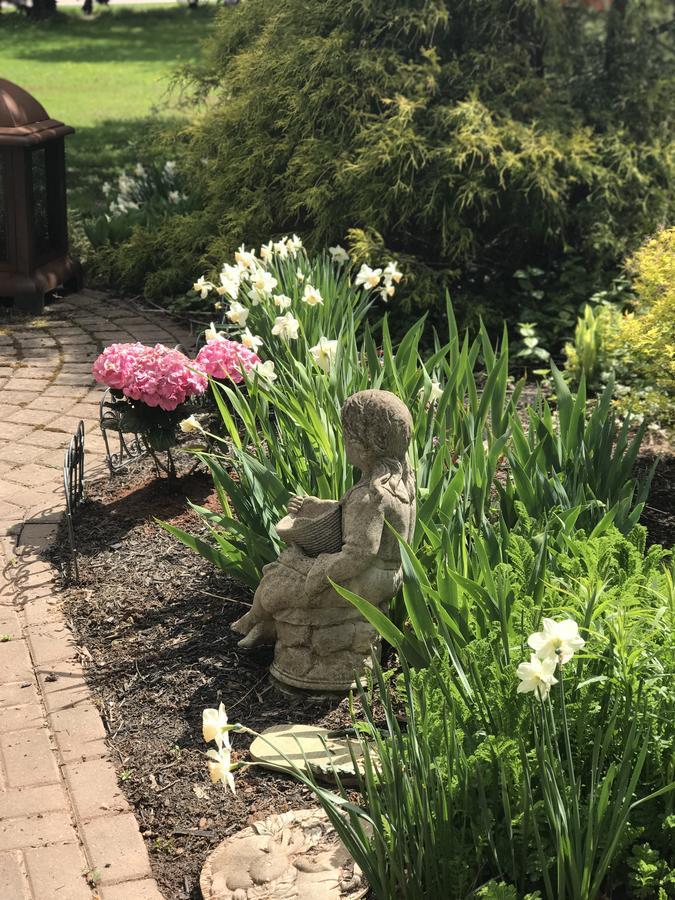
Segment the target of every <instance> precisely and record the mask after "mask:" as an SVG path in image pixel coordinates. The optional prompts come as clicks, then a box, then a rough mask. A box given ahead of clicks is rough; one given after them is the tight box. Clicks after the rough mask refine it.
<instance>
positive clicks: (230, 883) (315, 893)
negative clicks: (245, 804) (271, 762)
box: [200, 809, 368, 900]
mask: <svg viewBox="0 0 675 900" xmlns="http://www.w3.org/2000/svg"><path fill="white" fill-rule="evenodd" d="M200 887H201V889H202V896H203V897H204V900H253V898H255V900H284V898H287V900H291V898H292V900H357V898H359V897H363V896H364V895H365V893H366V891H367V890H368V886H367V884H366V883H365V882H364V880H363V878H362V876H361V874H360V872H359V871H358V870H357V869H356V867H355V866H354V863H353V861H352V859H351V857H350V856H349V853H348V852H347V850H346V849H345V847H344V845H343V844H342V843H341V841H340V839H339V838H338V836H337V834H336V833H335V830H334V828H333V826H332V825H331V824H330V822H329V820H328V817H327V816H326V814H325V813H324V812H323V811H322V810H318V809H303V810H291V811H290V812H287V813H283V814H282V815H280V816H270V817H269V818H267V819H264V820H262V821H260V822H255V823H254V824H253V825H252V826H251V827H250V828H245V829H244V830H243V831H240V832H239V834H235V835H234V836H232V837H229V838H227V839H226V840H225V841H223V842H222V844H220V845H219V846H218V847H217V848H216V849H215V850H214V851H213V853H211V855H210V856H209V857H208V859H207V860H206V863H205V865H204V868H203V870H202V874H201V878H200Z"/></svg>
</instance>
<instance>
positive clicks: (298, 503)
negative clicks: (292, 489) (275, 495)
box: [288, 495, 305, 516]
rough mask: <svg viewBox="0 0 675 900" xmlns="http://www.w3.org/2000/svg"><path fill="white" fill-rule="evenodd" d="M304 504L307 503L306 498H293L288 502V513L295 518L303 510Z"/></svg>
mask: <svg viewBox="0 0 675 900" xmlns="http://www.w3.org/2000/svg"><path fill="white" fill-rule="evenodd" d="M304 502H305V498H304V497H297V496H295V495H294V496H292V497H291V499H290V500H289V501H288V512H289V513H290V514H291V515H293V516H297V514H298V513H299V512H300V510H301V509H302V504H303V503H304Z"/></svg>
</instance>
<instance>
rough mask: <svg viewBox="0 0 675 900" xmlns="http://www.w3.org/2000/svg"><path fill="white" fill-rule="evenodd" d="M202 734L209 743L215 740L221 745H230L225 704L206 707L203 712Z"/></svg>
mask: <svg viewBox="0 0 675 900" xmlns="http://www.w3.org/2000/svg"><path fill="white" fill-rule="evenodd" d="M202 735H203V736H204V740H205V741H206V743H207V744H209V743H210V742H211V741H215V742H216V743H217V744H218V746H219V747H223V746H225V747H229V746H230V731H229V728H228V721H227V712H226V711H225V706H224V704H222V703H221V704H220V706H219V707H218V709H205V710H204V712H203V713H202Z"/></svg>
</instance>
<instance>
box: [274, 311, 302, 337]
mask: <svg viewBox="0 0 675 900" xmlns="http://www.w3.org/2000/svg"><path fill="white" fill-rule="evenodd" d="M299 327H300V323H299V322H298V320H297V319H296V318H295V317H294V316H292V315H291V314H290V313H286V315H285V316H277V317H276V319H275V320H274V325H273V326H272V334H275V335H278V336H279V337H282V338H283V339H284V340H285V341H294V340H296V339H297V337H298V328H299Z"/></svg>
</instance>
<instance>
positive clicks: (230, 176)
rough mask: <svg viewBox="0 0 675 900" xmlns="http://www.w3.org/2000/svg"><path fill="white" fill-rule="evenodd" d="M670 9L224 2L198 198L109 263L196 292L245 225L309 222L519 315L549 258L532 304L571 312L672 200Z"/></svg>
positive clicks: (197, 95) (654, 3) (494, 309)
mask: <svg viewBox="0 0 675 900" xmlns="http://www.w3.org/2000/svg"><path fill="white" fill-rule="evenodd" d="M673 27H675V26H674V25H673V18H672V6H671V5H670V4H669V3H667V2H666V0H645V2H641V3H635V4H632V3H631V4H627V3H626V2H625V0H617V2H615V3H614V4H612V5H611V7H610V9H609V10H607V11H598V10H595V9H592V8H591V4H586V3H582V2H580V0H567V2H564V3H561V2H560V0H517V2H513V0H332V2H330V3H328V2H326V0H301V2H299V0H278V2H276V3H274V4H269V3H268V2H267V0H246V2H243V3H241V4H240V5H239V6H238V7H237V8H234V9H233V8H228V9H223V10H221V11H220V13H219V15H218V16H217V18H216V21H215V24H214V26H213V29H212V32H211V33H210V35H209V36H208V38H207V41H206V44H205V56H204V60H203V63H202V64H200V65H196V66H193V67H191V68H189V69H188V70H186V71H185V72H184V73H183V77H182V82H181V84H182V89H183V90H184V91H185V93H186V96H188V97H192V98H194V99H197V100H199V101H203V106H202V113H201V114H200V115H199V116H197V117H196V118H195V120H194V121H193V123H192V124H191V126H189V127H188V129H187V131H186V132H184V133H182V134H181V135H178V136H174V138H173V140H174V145H175V147H174V148H173V149H172V152H176V154H178V153H181V154H182V155H183V157H184V165H185V166H186V167H187V169H188V170H189V173H190V182H191V187H192V188H193V189H194V190H197V191H198V192H199V196H200V201H199V203H198V204H197V208H196V209H195V210H194V211H192V212H189V213H187V214H180V215H176V216H174V217H173V218H172V219H170V220H169V221H168V222H167V223H165V224H164V225H163V226H162V227H161V228H159V229H157V230H156V231H153V230H148V229H145V228H143V227H139V228H138V229H137V230H136V232H135V234H134V235H133V236H132V237H131V239H130V240H129V241H127V242H126V244H125V245H124V246H123V247H122V248H120V249H119V250H118V251H116V252H115V253H114V254H112V257H110V256H106V258H105V266H106V271H107V275H108V277H112V278H115V279H117V280H119V281H120V282H121V283H122V285H123V286H126V287H128V288H134V289H135V288H137V287H138V286H139V284H140V283H143V285H144V288H145V291H146V293H147V294H149V295H152V296H154V297H159V296H161V295H163V294H164V295H166V294H167V293H172V294H182V293H183V292H184V291H185V289H186V285H187V283H188V282H189V279H190V277H191V276H190V274H189V273H191V272H192V271H195V270H204V269H206V270H209V268H213V269H215V267H217V266H219V265H220V261H221V260H222V259H223V258H225V257H226V256H227V255H229V254H230V253H231V252H232V251H233V250H234V248H235V247H236V246H237V245H238V244H239V243H241V242H242V241H246V242H247V243H256V244H257V243H258V242H260V241H261V240H262V239H263V238H264V239H267V238H268V237H269V236H270V235H272V236H278V235H281V234H288V233H291V232H294V231H295V232H297V233H298V234H300V235H301V236H302V237H303V239H304V240H305V243H306V245H307V246H308V248H309V249H310V250H316V249H320V248H322V247H324V246H325V245H326V244H328V243H336V242H337V241H340V242H344V240H345V238H347V239H348V241H349V242H350V249H351V251H352V252H353V253H354V254H355V255H356V256H357V258H358V256H359V254H360V255H361V256H362V257H363V259H367V258H368V257H369V255H370V254H374V255H376V256H377V257H378V258H381V257H382V256H383V255H385V254H386V253H388V254H391V255H393V256H395V258H396V259H398V260H399V261H400V262H401V264H403V265H404V266H407V272H409V273H410V274H412V275H414V277H412V278H409V279H407V284H408V286H409V291H408V300H411V299H412V300H414V301H419V302H421V303H425V302H426V303H428V302H430V301H429V298H437V297H438V296H439V293H440V292H439V281H440V282H441V283H445V285H447V284H450V285H451V286H452V288H453V297H454V298H455V300H456V302H457V304H458V306H459V312H460V313H469V312H470V313H471V315H476V314H477V313H482V314H483V315H485V314H486V313H492V314H497V315H498V317H500V318H501V317H503V316H507V317H510V316H514V317H516V316H517V315H518V312H517V311H518V310H522V308H523V304H524V299H523V296H522V292H521V291H520V286H519V284H518V279H517V278H515V277H514V274H515V273H516V272H518V271H519V270H522V269H523V268H527V267H530V266H532V267H538V269H540V270H541V271H542V272H543V273H544V277H543V278H542V279H541V281H542V284H541V286H540V288H538V289H537V292H536V293H537V296H536V297H534V296H533V297H530V298H527V304H526V305H528V307H530V308H528V310H527V313H528V316H527V318H528V321H531V320H532V319H531V313H532V312H534V313H535V315H536V316H537V317H538V319H537V320H539V319H544V320H545V319H546V317H547V314H548V317H549V319H550V320H551V321H552V322H553V323H554V322H555V317H553V318H552V317H551V316H550V313H551V312H554V313H555V314H556V315H558V314H559V313H560V311H561V297H563V296H564V298H565V300H566V302H568V303H570V302H571V303H574V304H576V305H577V306H578V304H579V303H580V302H581V301H583V300H584V299H586V298H587V297H588V295H589V294H590V293H592V290H591V288H593V289H597V288H598V287H600V286H602V285H603V284H604V281H603V273H606V272H607V271H609V270H612V269H613V268H614V267H615V266H616V264H617V261H618V260H620V259H622V258H623V257H624V256H625V255H626V254H627V253H628V252H632V250H634V248H635V246H636V244H637V243H638V242H639V241H640V240H641V239H643V238H644V236H645V235H646V234H648V233H650V232H652V231H653V230H654V228H655V227H656V226H658V225H659V224H660V223H666V222H667V221H668V219H669V217H671V216H672V212H673V196H672V191H671V190H670V189H669V184H672V178H673V175H675V152H674V149H673V142H672V118H673V110H674V105H675V89H674V85H675V77H674V75H673V55H672V53H671V51H670V42H669V36H670V35H672V31H673ZM570 273H574V277H573V278H572V277H570ZM432 285H433V289H432ZM573 311H574V312H576V306H575V307H574V310H573ZM441 314H442V310H441ZM572 322H573V319H572Z"/></svg>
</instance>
